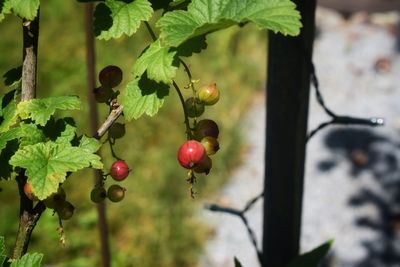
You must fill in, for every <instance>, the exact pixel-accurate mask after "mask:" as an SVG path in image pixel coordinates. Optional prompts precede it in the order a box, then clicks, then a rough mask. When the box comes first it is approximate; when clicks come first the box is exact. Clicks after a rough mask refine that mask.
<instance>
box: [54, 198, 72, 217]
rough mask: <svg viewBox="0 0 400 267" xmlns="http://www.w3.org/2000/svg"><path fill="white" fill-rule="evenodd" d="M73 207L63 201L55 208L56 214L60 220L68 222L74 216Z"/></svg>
mask: <svg viewBox="0 0 400 267" xmlns="http://www.w3.org/2000/svg"><path fill="white" fill-rule="evenodd" d="M74 210H75V207H74V206H73V205H72V204H71V203H70V202H68V201H64V202H62V203H61V204H60V206H57V207H56V212H57V213H58V216H59V217H60V219H61V220H68V219H70V218H71V217H72V215H74Z"/></svg>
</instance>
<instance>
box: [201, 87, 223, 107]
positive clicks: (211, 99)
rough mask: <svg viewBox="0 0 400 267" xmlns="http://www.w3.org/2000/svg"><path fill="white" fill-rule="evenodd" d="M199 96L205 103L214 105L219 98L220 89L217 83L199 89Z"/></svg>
mask: <svg viewBox="0 0 400 267" xmlns="http://www.w3.org/2000/svg"><path fill="white" fill-rule="evenodd" d="M197 97H198V98H199V100H200V101H201V102H202V103H203V104H204V105H207V106H211V105H214V104H215V103H217V102H218V100H219V90H218V88H217V85H216V84H215V83H214V84H209V85H205V86H203V87H201V88H200V89H199V90H198V91H197Z"/></svg>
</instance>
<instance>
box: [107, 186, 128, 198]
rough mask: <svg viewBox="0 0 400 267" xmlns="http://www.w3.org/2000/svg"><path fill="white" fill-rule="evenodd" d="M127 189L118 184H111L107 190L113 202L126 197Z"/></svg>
mask: <svg viewBox="0 0 400 267" xmlns="http://www.w3.org/2000/svg"><path fill="white" fill-rule="evenodd" d="M125 191H126V189H125V188H123V187H121V186H119V185H117V184H113V185H111V186H110V187H109V188H108V190H107V197H108V199H109V200H110V201H112V202H120V201H121V200H123V199H124V197H125Z"/></svg>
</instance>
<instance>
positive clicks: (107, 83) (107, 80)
mask: <svg viewBox="0 0 400 267" xmlns="http://www.w3.org/2000/svg"><path fill="white" fill-rule="evenodd" d="M99 81H100V83H101V85H102V86H104V87H106V88H114V87H116V86H118V85H119V84H120V83H121V81H122V70H121V69H120V68H119V67H117V66H112V65H110V66H107V67H105V68H104V69H102V70H101V71H100V73H99Z"/></svg>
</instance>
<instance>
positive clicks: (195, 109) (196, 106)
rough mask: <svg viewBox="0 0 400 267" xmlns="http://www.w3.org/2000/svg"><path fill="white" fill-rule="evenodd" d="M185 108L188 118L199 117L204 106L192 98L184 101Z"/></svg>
mask: <svg viewBox="0 0 400 267" xmlns="http://www.w3.org/2000/svg"><path fill="white" fill-rule="evenodd" d="M185 107H186V111H187V115H188V116H189V117H190V118H195V117H200V116H201V115H202V114H203V113H204V104H202V103H201V102H200V101H199V100H198V99H196V98H194V97H190V98H188V99H187V100H186V101H185Z"/></svg>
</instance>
